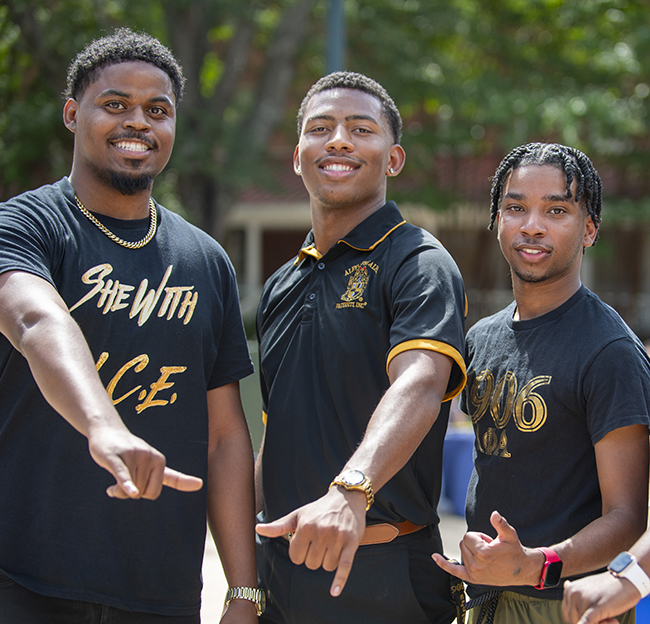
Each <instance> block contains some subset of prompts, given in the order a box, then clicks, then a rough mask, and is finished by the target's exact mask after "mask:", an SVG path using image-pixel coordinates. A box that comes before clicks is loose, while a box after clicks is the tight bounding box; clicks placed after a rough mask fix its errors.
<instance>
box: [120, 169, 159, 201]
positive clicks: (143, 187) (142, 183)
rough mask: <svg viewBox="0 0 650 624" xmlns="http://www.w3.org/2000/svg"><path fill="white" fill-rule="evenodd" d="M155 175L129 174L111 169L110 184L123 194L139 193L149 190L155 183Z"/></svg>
mask: <svg viewBox="0 0 650 624" xmlns="http://www.w3.org/2000/svg"><path fill="white" fill-rule="evenodd" d="M153 180H154V176H152V175H151V174H150V173H140V174H128V173H118V172H116V171H109V182H110V185H111V186H112V187H113V188H114V189H115V190H117V191H119V192H120V193H122V195H137V194H138V193H142V192H143V191H147V190H149V189H150V188H151V185H152V184H153Z"/></svg>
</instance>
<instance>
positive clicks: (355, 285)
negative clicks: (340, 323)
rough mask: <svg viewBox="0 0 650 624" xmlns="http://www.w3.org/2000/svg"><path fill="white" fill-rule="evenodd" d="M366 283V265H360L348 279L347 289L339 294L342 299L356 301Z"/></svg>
mask: <svg viewBox="0 0 650 624" xmlns="http://www.w3.org/2000/svg"><path fill="white" fill-rule="evenodd" d="M367 285H368V267H367V266H366V265H361V266H359V267H357V270H356V271H355V272H354V273H353V274H352V277H351V278H350V279H349V281H348V288H347V290H346V291H345V292H344V293H343V294H342V295H341V300H342V301H356V300H357V299H360V298H361V295H363V291H364V290H365V289H366V286H367Z"/></svg>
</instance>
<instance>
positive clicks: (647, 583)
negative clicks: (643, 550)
mask: <svg viewBox="0 0 650 624" xmlns="http://www.w3.org/2000/svg"><path fill="white" fill-rule="evenodd" d="M621 555H627V556H628V557H629V563H628V565H627V566H626V567H625V568H624V569H623V570H621V571H620V572H618V571H616V570H613V569H612V568H611V567H609V566H608V570H609V571H610V573H611V574H613V575H614V576H615V577H616V578H624V579H627V580H628V581H630V583H632V585H634V587H636V589H637V591H638V592H639V593H640V594H641V598H645V597H646V596H647V595H648V594H650V578H649V577H648V575H647V574H646V573H645V571H644V570H643V568H642V567H641V566H640V565H639V562H638V561H637V558H636V557H635V556H634V555H633V554H632V553H628V552H622V553H621V554H620V555H618V556H617V557H615V558H614V559H613V560H612V563H613V562H614V561H616V559H618V558H619V557H621ZM611 565H612V564H611V563H610V566H611Z"/></svg>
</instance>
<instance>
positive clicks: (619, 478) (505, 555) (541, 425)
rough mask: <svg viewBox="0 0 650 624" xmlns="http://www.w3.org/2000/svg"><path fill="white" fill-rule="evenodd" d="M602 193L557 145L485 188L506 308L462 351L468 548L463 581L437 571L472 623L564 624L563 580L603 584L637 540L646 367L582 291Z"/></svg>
mask: <svg viewBox="0 0 650 624" xmlns="http://www.w3.org/2000/svg"><path fill="white" fill-rule="evenodd" d="M601 193H602V191H601V181H600V177H599V176H598V173H597V172H596V170H595V169H594V167H593V165H592V163H591V161H590V160H589V158H587V157H586V156H585V155H584V154H583V153H582V152H580V151H579V150H576V149H573V148H570V147H566V146H563V145H556V144H542V143H532V144H528V145H524V146H521V147H518V148H516V149H515V150H513V151H512V152H510V154H508V156H506V158H505V159H504V160H503V162H502V163H501V165H500V166H499V168H498V170H497V172H496V174H495V176H494V179H493V185H492V221H491V223H490V227H492V225H493V224H494V223H496V225H497V232H498V240H499V244H500V246H501V251H502V253H503V255H504V257H505V258H506V260H507V261H508V264H509V265H510V268H511V274H512V286H513V292H514V296H515V301H514V302H513V303H512V304H511V305H509V306H508V307H507V308H506V309H505V310H503V311H501V312H499V313H497V314H495V315H494V316H491V317H489V318H486V319H483V320H482V321H480V322H479V323H477V324H476V325H475V326H474V327H472V328H471V329H470V331H469V332H468V335H467V357H466V362H467V369H468V382H467V386H466V388H465V390H464V391H463V394H462V398H461V408H462V409H463V411H465V412H466V413H467V414H469V416H470V417H471V419H472V422H473V424H474V430H475V433H476V442H475V453H476V455H475V470H474V473H473V475H472V478H471V481H470V486H469V492H468V496H467V524H468V528H469V532H468V533H467V534H466V535H465V536H464V538H463V540H462V542H461V553H462V560H463V562H462V565H458V564H453V563H450V562H447V561H445V560H444V559H443V558H441V557H440V556H439V555H434V559H435V561H436V562H437V563H438V565H440V566H441V567H442V568H443V569H445V570H447V571H448V572H450V573H452V574H455V575H456V576H458V577H460V578H462V579H463V580H465V581H466V582H467V583H468V584H469V593H470V596H471V597H472V598H473V599H474V600H473V601H472V602H471V603H470V604H471V605H480V606H476V607H475V608H472V609H471V611H470V618H469V621H470V622H473V623H474V622H481V623H482V622H492V621H494V622H499V623H500V624H502V623H505V624H514V623H516V624H525V623H528V624H533V623H541V622H548V623H552V624H561V623H562V622H563V619H562V585H561V583H560V581H561V579H567V578H575V577H577V576H583V575H586V574H589V573H593V572H595V571H597V570H601V569H602V568H604V567H605V566H606V565H607V564H608V563H609V562H610V561H611V560H612V558H613V557H614V556H615V555H617V554H618V553H619V552H620V551H621V550H622V549H625V548H628V547H629V546H631V545H632V544H633V543H634V542H635V540H636V539H637V538H638V537H639V536H640V535H641V533H642V532H643V530H644V528H645V526H646V519H647V501H648V424H649V423H650V418H649V414H648V405H649V404H650V362H649V360H648V355H647V353H646V350H645V348H644V347H643V345H642V344H641V342H640V341H639V340H638V339H637V338H636V336H635V335H634V334H633V333H632V331H631V330H630V329H629V328H628V326H627V325H626V324H625V323H624V322H623V320H622V319H621V318H620V316H619V315H618V314H617V313H616V312H615V311H614V310H613V309H612V308H610V307H609V306H608V305H606V304H604V303H603V302H602V301H601V300H600V299H599V298H598V297H597V296H596V295H594V294H593V293H592V292H590V291H589V290H588V289H587V288H585V287H584V286H583V285H582V283H581V281H580V265H581V262H582V256H583V252H584V250H585V249H586V248H587V247H591V246H592V245H593V244H594V243H595V242H596V238H597V236H598V231H599V227H600V216H601V203H602V199H601ZM506 518H507V520H506ZM633 617H634V614H633V613H629V614H627V615H626V616H625V617H624V618H623V619H622V621H624V622H629V621H633V619H632V618H633Z"/></svg>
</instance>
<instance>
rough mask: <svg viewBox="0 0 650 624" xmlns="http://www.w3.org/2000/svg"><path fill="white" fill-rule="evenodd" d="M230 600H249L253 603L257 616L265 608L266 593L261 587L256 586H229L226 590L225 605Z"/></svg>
mask: <svg viewBox="0 0 650 624" xmlns="http://www.w3.org/2000/svg"><path fill="white" fill-rule="evenodd" d="M231 600H250V601H251V602H252V603H254V604H255V609H256V610H257V616H258V617H259V616H260V615H262V613H264V609H265V608H266V594H265V593H264V590H263V589H259V588H257V587H230V588H229V589H228V591H227V592H226V606H227V605H229V604H230V601H231Z"/></svg>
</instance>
